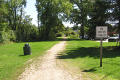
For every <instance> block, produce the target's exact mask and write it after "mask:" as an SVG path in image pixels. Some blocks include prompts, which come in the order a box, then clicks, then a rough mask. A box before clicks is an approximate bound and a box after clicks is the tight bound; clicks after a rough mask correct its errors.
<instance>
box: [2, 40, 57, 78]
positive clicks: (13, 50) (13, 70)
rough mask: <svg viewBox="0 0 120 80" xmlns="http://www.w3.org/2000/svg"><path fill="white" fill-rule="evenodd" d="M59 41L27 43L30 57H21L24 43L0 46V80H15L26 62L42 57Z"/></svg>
mask: <svg viewBox="0 0 120 80" xmlns="http://www.w3.org/2000/svg"><path fill="white" fill-rule="evenodd" d="M58 42H59V41H41V42H29V44H30V46H31V50H32V55H28V56H24V55H23V46H24V44H25V43H12V44H4V45H1V46H0V80H16V79H17V77H18V76H19V75H20V73H22V71H24V68H25V66H26V65H28V64H29V63H26V62H27V61H28V60H31V59H35V58H37V57H38V56H43V55H44V53H45V51H47V50H48V49H50V48H51V47H52V46H53V45H55V44H56V43H58Z"/></svg>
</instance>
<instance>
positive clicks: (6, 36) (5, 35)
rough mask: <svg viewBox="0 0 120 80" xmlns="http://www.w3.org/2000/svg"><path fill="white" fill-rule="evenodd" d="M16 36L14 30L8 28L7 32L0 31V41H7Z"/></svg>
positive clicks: (14, 38) (13, 39)
mask: <svg viewBox="0 0 120 80" xmlns="http://www.w3.org/2000/svg"><path fill="white" fill-rule="evenodd" d="M15 40H16V36H15V33H14V31H12V30H8V31H7V32H5V31H0V42H3V43H4V42H9V41H15Z"/></svg>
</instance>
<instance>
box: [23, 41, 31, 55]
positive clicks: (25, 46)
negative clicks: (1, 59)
mask: <svg viewBox="0 0 120 80" xmlns="http://www.w3.org/2000/svg"><path fill="white" fill-rule="evenodd" d="M23 51H24V55H31V48H30V46H29V44H28V43H26V44H25V45H24V47H23Z"/></svg>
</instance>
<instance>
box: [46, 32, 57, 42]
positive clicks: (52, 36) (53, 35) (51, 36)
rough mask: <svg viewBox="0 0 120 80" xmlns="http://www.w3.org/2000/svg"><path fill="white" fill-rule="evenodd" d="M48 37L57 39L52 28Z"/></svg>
mask: <svg viewBox="0 0 120 80" xmlns="http://www.w3.org/2000/svg"><path fill="white" fill-rule="evenodd" d="M48 38H49V40H55V39H56V36H55V33H54V32H53V31H52V30H51V31H50V32H49V35H48Z"/></svg>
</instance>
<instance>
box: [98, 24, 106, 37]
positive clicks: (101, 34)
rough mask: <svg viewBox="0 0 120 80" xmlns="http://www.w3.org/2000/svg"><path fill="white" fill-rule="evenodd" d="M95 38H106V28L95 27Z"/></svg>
mask: <svg viewBox="0 0 120 80" xmlns="http://www.w3.org/2000/svg"><path fill="white" fill-rule="evenodd" d="M96 37H97V38H107V37H108V35H107V26H97V27H96Z"/></svg>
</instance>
